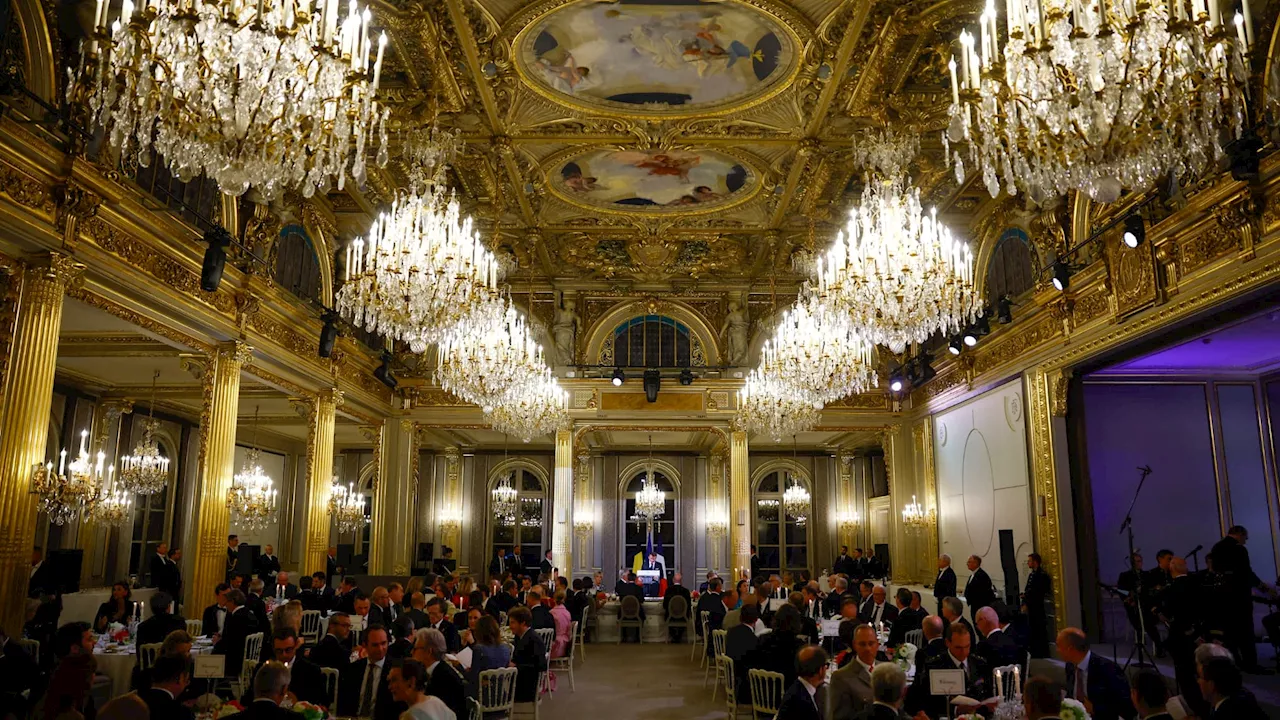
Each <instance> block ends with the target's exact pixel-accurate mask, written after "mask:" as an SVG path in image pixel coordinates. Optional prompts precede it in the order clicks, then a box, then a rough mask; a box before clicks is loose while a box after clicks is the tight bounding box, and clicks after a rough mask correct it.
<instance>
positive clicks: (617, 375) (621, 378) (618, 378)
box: [613, 368, 627, 387]
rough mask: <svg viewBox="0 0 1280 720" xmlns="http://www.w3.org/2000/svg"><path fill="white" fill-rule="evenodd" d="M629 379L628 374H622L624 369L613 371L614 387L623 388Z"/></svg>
mask: <svg viewBox="0 0 1280 720" xmlns="http://www.w3.org/2000/svg"><path fill="white" fill-rule="evenodd" d="M626 379H627V375H626V373H624V372H622V368H614V369H613V386H614V387H621V386H622V383H623V382H625V381H626Z"/></svg>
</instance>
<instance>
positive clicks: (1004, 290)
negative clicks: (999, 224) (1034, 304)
mask: <svg viewBox="0 0 1280 720" xmlns="http://www.w3.org/2000/svg"><path fill="white" fill-rule="evenodd" d="M1035 284H1036V259H1035V253H1034V252H1033V251H1032V249H1031V241H1030V240H1028V239H1027V234H1026V233H1025V232H1023V231H1022V230H1020V229H1019V228H1009V229H1008V230H1005V231H1004V234H1003V235H1001V236H1000V242H998V243H996V247H995V249H994V250H992V251H991V261H990V262H989V263H988V264H987V304H988V305H989V306H990V307H995V306H996V303H997V302H998V301H999V300H1000V298H1002V297H1004V296H1005V295H1008V296H1009V297H1011V298H1016V297H1018V296H1019V295H1021V294H1022V293H1024V292H1026V291H1028V290H1030V289H1031V288H1033V287H1035Z"/></svg>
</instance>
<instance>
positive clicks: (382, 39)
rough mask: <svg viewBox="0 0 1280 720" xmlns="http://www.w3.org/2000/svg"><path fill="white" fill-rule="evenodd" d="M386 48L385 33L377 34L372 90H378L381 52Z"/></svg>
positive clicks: (380, 78)
mask: <svg viewBox="0 0 1280 720" xmlns="http://www.w3.org/2000/svg"><path fill="white" fill-rule="evenodd" d="M386 49H387V34H386V33H382V34H381V35H379V36H378V59H377V60H375V61H374V63H373V91H374V92H375V93H376V92H378V84H379V83H380V82H381V81H382V54H383V52H384V51H386Z"/></svg>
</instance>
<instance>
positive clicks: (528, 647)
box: [507, 607, 547, 703]
mask: <svg viewBox="0 0 1280 720" xmlns="http://www.w3.org/2000/svg"><path fill="white" fill-rule="evenodd" d="M531 622H533V616H532V615H530V614H529V608H526V607H515V608H512V609H511V612H510V613H508V614H507V624H508V625H510V626H511V632H512V634H514V635H515V647H514V649H513V650H512V652H511V664H512V665H514V666H515V668H516V671H517V674H516V702H518V703H527V702H533V701H534V700H535V699H536V698H537V696H538V674H539V673H541V672H542V671H544V670H546V669H547V650H546V648H544V647H543V646H542V641H541V640H539V639H538V633H536V632H533V628H532V627H530V623H531Z"/></svg>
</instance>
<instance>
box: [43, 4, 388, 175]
mask: <svg viewBox="0 0 1280 720" xmlns="http://www.w3.org/2000/svg"><path fill="white" fill-rule="evenodd" d="M339 2H340V0H317V3H316V6H315V7H314V8H313V7H312V3H311V0H258V2H257V3H256V4H255V3H252V2H247V1H245V0H150V1H149V2H145V3H142V4H141V5H137V6H135V4H134V2H133V0H124V5H123V7H122V9H121V13H120V18H119V19H118V20H116V21H115V22H114V23H112V24H111V27H110V30H108V28H107V12H108V10H109V7H110V3H109V2H105V1H104V0H98V3H97V8H98V10H97V13H96V16H95V22H94V26H95V28H96V31H95V39H94V40H93V41H92V43H91V44H90V46H89V48H88V52H87V53H86V54H85V57H84V63H85V67H84V71H85V72H84V76H85V77H84V81H83V84H84V86H81V87H77V86H76V84H75V83H72V84H71V85H70V86H69V88H68V99H69V100H72V101H75V100H77V99H78V98H79V97H84V96H85V95H86V93H87V98H86V101H87V104H88V107H89V109H90V111H91V113H92V116H93V118H94V120H95V121H96V122H97V123H98V124H100V125H101V126H102V127H103V128H104V129H105V130H106V132H107V139H108V142H109V143H110V144H111V146H112V147H113V148H115V149H116V150H117V151H118V152H119V153H120V155H121V156H122V157H136V158H137V160H138V163H139V165H142V166H146V165H147V164H148V163H149V162H150V160H151V154H152V152H153V151H154V152H155V153H156V154H158V155H160V156H161V157H163V158H164V160H165V162H166V163H167V164H168V166H169V170H170V172H172V173H173V175H174V176H175V177H177V178H178V179H179V180H182V181H188V180H191V179H194V178H196V177H198V176H200V175H201V174H203V175H205V176H207V177H209V178H211V179H212V180H213V181H214V182H216V183H217V184H218V187H219V188H221V190H222V192H224V193H226V194H228V195H240V194H242V193H244V192H245V191H246V190H248V189H249V188H250V187H255V188H257V190H258V191H259V192H260V193H261V194H262V197H263V198H265V199H268V200H269V199H271V198H273V197H275V196H276V195H278V194H280V193H281V192H282V191H284V190H286V189H290V188H300V189H301V191H302V194H303V196H304V197H311V196H312V195H313V194H315V193H316V192H317V191H320V192H324V191H326V190H327V189H328V188H329V186H330V181H331V180H332V179H335V178H336V180H337V187H338V189H342V187H343V186H344V184H345V180H346V176H347V173H350V174H351V176H352V177H353V178H354V179H355V180H356V182H357V183H360V184H363V183H364V181H365V176H366V171H367V164H366V157H365V154H366V149H367V147H368V146H369V145H370V144H371V143H374V142H377V143H379V145H380V148H379V151H378V155H377V158H376V162H377V163H378V164H379V165H385V164H386V162H387V140H386V134H387V133H386V121H387V118H388V116H389V111H388V110H387V109H386V108H382V107H379V105H378V103H377V101H376V100H375V99H374V96H375V95H376V94H377V91H378V85H379V83H380V82H381V75H382V57H383V51H384V50H385V49H386V45H387V38H386V35H385V34H383V35H381V36H380V37H379V38H378V39H377V41H376V45H377V56H376V59H375V60H374V61H373V63H372V64H370V58H369V56H370V54H371V52H372V50H373V46H374V44H375V40H374V39H373V37H372V34H371V32H370V27H369V24H370V21H371V16H370V13H369V10H368V9H367V8H366V9H365V10H364V11H363V13H362V12H360V11H359V8H358V7H357V6H356V3H355V2H354V0H353V1H352V2H350V4H349V5H348V7H347V15H346V19H345V20H343V21H342V22H341V24H339V22H338V14H339Z"/></svg>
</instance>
